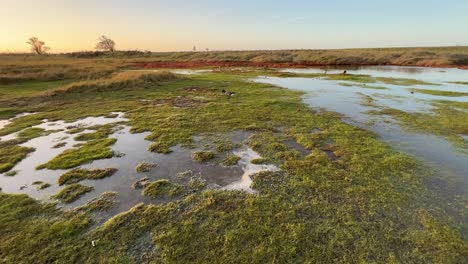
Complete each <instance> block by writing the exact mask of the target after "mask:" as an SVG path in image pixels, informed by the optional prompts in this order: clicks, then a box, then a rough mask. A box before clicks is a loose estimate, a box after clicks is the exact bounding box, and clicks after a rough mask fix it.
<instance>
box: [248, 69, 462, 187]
mask: <svg viewBox="0 0 468 264" xmlns="http://www.w3.org/2000/svg"><path fill="white" fill-rule="evenodd" d="M400 68H401V69H400ZM282 71H289V72H299V73H323V69H291V70H289V69H286V70H282ZM334 71H335V72H336V73H339V72H342V69H339V70H338V69H337V70H328V73H333V72H334ZM348 73H350V74H369V75H372V76H379V77H393V78H411V79H417V80H421V81H425V82H436V83H437V84H438V85H437V86H435V85H430V86H429V85H417V86H414V87H413V86H398V85H388V84H383V83H376V84H372V85H378V86H381V87H384V88H385V89H370V88H362V87H359V85H358V84H353V83H350V86H343V85H342V83H343V82H342V81H332V80H323V79H320V78H277V77H259V78H257V79H255V80H254V81H256V82H261V83H269V84H273V85H277V86H281V87H285V88H289V89H294V90H299V91H303V92H305V95H304V96H303V101H304V102H305V103H307V104H308V105H309V106H311V107H312V108H315V109H325V110H328V111H333V112H338V113H340V114H342V115H343V119H344V121H345V122H347V123H349V124H351V125H354V126H358V127H361V128H364V129H367V130H370V131H373V132H375V133H377V134H378V136H379V139H381V140H382V141H385V142H388V143H390V145H392V146H393V147H394V148H395V149H396V150H398V151H403V152H406V153H409V154H411V155H413V156H415V157H417V158H418V159H420V160H422V161H423V162H425V164H427V165H428V166H429V167H431V168H432V169H434V170H435V171H436V172H437V173H436V174H439V175H440V176H441V177H443V178H447V179H450V180H453V181H454V182H457V183H458V187H459V190H457V191H460V192H462V193H464V194H465V195H467V192H466V189H467V187H468V173H467V172H468V156H467V155H466V154H463V153H462V151H460V149H459V148H458V147H457V146H454V145H453V143H451V142H449V141H447V140H446V139H444V138H442V137H440V136H436V135H433V134H429V133H419V132H410V131H408V130H405V129H402V128H401V127H400V126H399V125H398V124H397V122H396V121H395V120H393V119H392V118H391V117H389V116H376V115H371V114H369V113H368V112H369V111H370V110H379V109H381V108H382V107H383V108H388V107H390V108H395V109H399V110H402V111H406V112H431V111H432V109H433V106H432V103H433V102H434V101H435V100H447V101H457V102H466V101H468V97H446V96H433V95H427V94H420V93H414V94H412V93H411V92H410V90H409V89H411V88H422V89H431V90H435V89H439V90H446V91H463V92H467V91H468V86H466V85H464V86H463V85H455V84H452V83H450V82H458V81H466V80H468V73H467V72H466V71H463V70H458V69H433V68H430V69H426V68H415V67H364V68H358V69H355V70H350V69H348ZM464 138H465V140H466V138H467V137H466V135H465V137H464ZM442 174H443V175H442Z"/></svg>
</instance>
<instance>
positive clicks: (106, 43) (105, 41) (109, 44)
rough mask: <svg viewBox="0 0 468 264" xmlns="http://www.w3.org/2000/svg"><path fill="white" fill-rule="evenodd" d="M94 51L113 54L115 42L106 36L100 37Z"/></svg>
mask: <svg viewBox="0 0 468 264" xmlns="http://www.w3.org/2000/svg"><path fill="white" fill-rule="evenodd" d="M96 49H98V50H106V51H110V52H114V51H115V42H114V41H113V40H112V39H110V38H108V37H106V36H101V37H100V38H99V42H98V43H97V44H96Z"/></svg>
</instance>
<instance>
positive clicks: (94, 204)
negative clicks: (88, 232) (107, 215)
mask: <svg viewBox="0 0 468 264" xmlns="http://www.w3.org/2000/svg"><path fill="white" fill-rule="evenodd" d="M117 197H118V193H117V192H104V193H102V194H101V195H100V196H99V197H96V198H94V199H92V200H90V201H88V202H87V203H86V204H85V205H82V206H80V207H78V208H76V209H74V210H75V211H79V212H88V213H90V212H96V211H105V210H108V209H110V208H112V207H113V206H114V205H115V202H116V199H117Z"/></svg>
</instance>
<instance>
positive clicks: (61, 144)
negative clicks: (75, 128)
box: [52, 142, 67, 149]
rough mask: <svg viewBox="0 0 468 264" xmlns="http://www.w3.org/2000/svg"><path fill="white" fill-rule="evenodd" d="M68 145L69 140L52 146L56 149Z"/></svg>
mask: <svg viewBox="0 0 468 264" xmlns="http://www.w3.org/2000/svg"><path fill="white" fill-rule="evenodd" d="M66 145H67V142H60V143H57V144H55V145H54V146H52V148H55V149H57V148H62V147H65V146H66Z"/></svg>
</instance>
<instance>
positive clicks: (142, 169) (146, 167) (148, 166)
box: [135, 162, 157, 172]
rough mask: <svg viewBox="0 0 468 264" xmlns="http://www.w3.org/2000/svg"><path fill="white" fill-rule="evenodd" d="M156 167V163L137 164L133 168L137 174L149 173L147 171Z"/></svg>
mask: <svg viewBox="0 0 468 264" xmlns="http://www.w3.org/2000/svg"><path fill="white" fill-rule="evenodd" d="M156 166H157V164H156V163H148V162H143V163H140V164H138V165H137V166H136V167H135V170H136V171H137V172H149V171H151V169H152V168H154V167H156Z"/></svg>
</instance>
